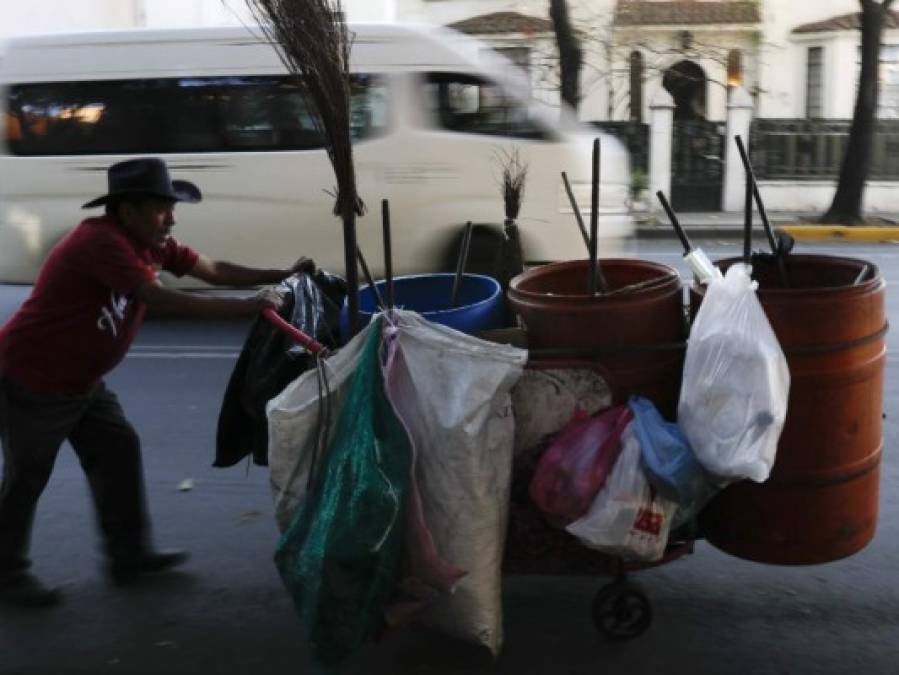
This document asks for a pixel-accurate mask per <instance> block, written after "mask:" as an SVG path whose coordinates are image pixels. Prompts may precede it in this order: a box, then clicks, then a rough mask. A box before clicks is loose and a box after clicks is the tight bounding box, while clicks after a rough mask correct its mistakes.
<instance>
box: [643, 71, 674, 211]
mask: <svg viewBox="0 0 899 675" xmlns="http://www.w3.org/2000/svg"><path fill="white" fill-rule="evenodd" d="M673 134H674V99H673V98H671V94H669V93H668V91H667V90H666V89H664V88H660V89H659V92H658V93H657V94H656V95H655V97H654V98H653V99H652V103H650V104H649V189H650V192H651V194H650V195H649V203H650V210H651V211H661V210H662V205H661V204H659V200H658V199H656V192H658V191H659V190H661V191H662V192H664V193H665V196H666V197H667V198H668V200H669V201H670V200H671V144H672V137H673Z"/></svg>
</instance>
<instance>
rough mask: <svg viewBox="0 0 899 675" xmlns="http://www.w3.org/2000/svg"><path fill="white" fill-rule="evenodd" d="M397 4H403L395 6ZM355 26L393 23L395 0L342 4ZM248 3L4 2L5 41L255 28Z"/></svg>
mask: <svg viewBox="0 0 899 675" xmlns="http://www.w3.org/2000/svg"><path fill="white" fill-rule="evenodd" d="M396 1H398V0H396ZM342 4H343V8H344V11H345V12H346V13H347V16H348V17H349V18H350V20H352V21H393V20H395V18H396V5H395V0H343V3H342ZM252 22H253V17H252V12H251V11H250V9H249V7H248V6H247V3H246V1H245V0H76V1H74V2H73V1H72V0H30V1H29V2H24V3H17V2H13V1H12V0H0V37H7V36H14V35H23V34H26V33H56V32H70V31H91V30H115V29H125V28H139V27H149V28H180V27H190V26H227V25H236V24H241V23H252Z"/></svg>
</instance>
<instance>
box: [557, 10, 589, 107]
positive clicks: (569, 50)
mask: <svg viewBox="0 0 899 675" xmlns="http://www.w3.org/2000/svg"><path fill="white" fill-rule="evenodd" d="M549 17H550V19H552V22H553V30H554V31H555V33H556V44H557V45H558V47H559V73H560V79H561V86H560V88H559V89H560V93H561V96H562V100H563V101H564V102H565V103H567V104H568V105H570V106H571V107H572V108H574V109H575V110H577V107H578V103H579V101H580V98H581V93H580V76H581V59H582V54H581V46H580V42H579V41H578V38H577V35H576V34H575V32H574V29H573V28H572V26H571V20H570V19H569V18H568V2H567V0H549Z"/></svg>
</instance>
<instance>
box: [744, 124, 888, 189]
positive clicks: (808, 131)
mask: <svg viewBox="0 0 899 675" xmlns="http://www.w3.org/2000/svg"><path fill="white" fill-rule="evenodd" d="M851 124H852V120H805V119H755V120H753V122H752V129H751V131H750V141H749V146H750V149H749V151H750V154H751V155H752V163H753V166H754V168H755V172H756V175H757V176H758V177H759V178H760V179H765V180H836V179H837V178H838V177H839V174H840V164H841V162H842V160H843V153H844V152H845V150H846V144H847V142H848V140H849V127H850V126H851ZM868 177H869V178H870V179H872V180H899V120H879V121H878V122H877V127H876V130H875V132H874V146H873V148H872V155H871V168H870V173H869V174H868Z"/></svg>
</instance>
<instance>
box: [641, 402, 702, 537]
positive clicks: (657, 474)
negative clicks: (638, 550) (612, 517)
mask: <svg viewBox="0 0 899 675" xmlns="http://www.w3.org/2000/svg"><path fill="white" fill-rule="evenodd" d="M628 406H629V407H630V409H631V411H633V413H634V431H635V432H636V434H637V438H638V439H639V441H640V454H641V458H642V460H643V469H644V471H645V472H646V476H647V478H649V482H650V483H652V484H653V485H654V486H655V488H656V489H657V490H658V491H659V492H660V493H661V494H662V495H664V496H666V497H668V498H669V499H673V500H674V501H676V502H677V503H678V504H679V505H680V509H679V511H680V512H679V513H678V518H677V520H678V521H681V522H683V521H684V520H687V519H689V518H690V517H692V516H693V515H695V514H696V513H697V512H698V511H699V509H701V508H702V507H703V506H704V505H705V503H706V502H707V501H708V500H709V499H710V498H711V496H712V495H713V494H714V492H715V489H714V487H713V485H712V483H711V482H710V481H709V479H708V477H707V475H706V473H705V470H704V469H703V468H702V465H700V463H699V461H698V460H697V459H696V456H695V455H694V454H693V450H692V449H691V448H690V444H689V443H688V442H687V438H686V436H685V435H684V433H683V431H681V429H680V427H679V426H678V425H677V424H675V423H674V422H668V421H666V420H665V419H664V418H663V417H662V415H661V414H660V413H659V411H658V410H657V409H656V407H655V406H654V405H653V403H652V401H650V400H648V399H645V398H642V397H640V396H632V397H631V399H630V401H628Z"/></svg>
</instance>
